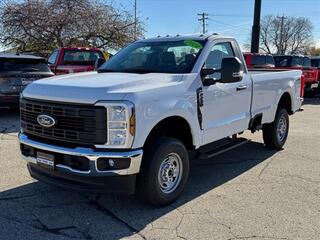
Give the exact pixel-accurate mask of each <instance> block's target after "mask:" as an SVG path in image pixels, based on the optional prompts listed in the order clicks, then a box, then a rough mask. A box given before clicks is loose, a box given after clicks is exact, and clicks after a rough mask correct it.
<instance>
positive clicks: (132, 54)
mask: <svg viewBox="0 0 320 240" xmlns="http://www.w3.org/2000/svg"><path fill="white" fill-rule="evenodd" d="M205 43H206V41H195V40H185V41H158V42H155V41H154V42H136V43H133V44H131V45H129V46H128V47H126V48H124V49H123V50H122V51H120V52H119V53H118V54H116V55H115V56H113V57H112V58H111V59H110V60H109V61H108V62H106V63H105V64H103V65H102V66H101V67H100V68H99V72H129V73H141V74H142V73H190V72H191V70H192V68H193V66H194V64H195V63H196V61H197V58H198V56H199V55H200V53H201V50H202V49H203V47H204V45H205Z"/></svg>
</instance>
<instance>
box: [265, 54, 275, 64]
mask: <svg viewBox="0 0 320 240" xmlns="http://www.w3.org/2000/svg"><path fill="white" fill-rule="evenodd" d="M267 64H270V65H274V59H273V57H272V56H269V55H267Z"/></svg>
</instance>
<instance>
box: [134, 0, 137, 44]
mask: <svg viewBox="0 0 320 240" xmlns="http://www.w3.org/2000/svg"><path fill="white" fill-rule="evenodd" d="M137 21H138V19H137V0H134V40H135V41H136V40H137Z"/></svg>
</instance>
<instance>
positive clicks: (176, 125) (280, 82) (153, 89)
mask: <svg viewBox="0 0 320 240" xmlns="http://www.w3.org/2000/svg"><path fill="white" fill-rule="evenodd" d="M300 81H301V71H299V70H292V71H278V72H271V71H267V72H263V71H261V70H260V71H258V72H248V70H247V67H246V65H245V61H244V59H243V56H242V53H241V50H240V47H239V46H238V44H237V42H236V40H235V39H233V38H230V37H224V36H220V35H210V36H209V35H208V36H206V35H200V36H184V37H182V36H177V37H164V38H155V39H148V40H141V41H137V42H135V43H133V44H130V45H129V46H127V47H126V48H124V49H123V50H121V51H120V52H119V53H118V54H117V55H115V56H114V57H113V58H111V59H110V60H109V61H108V62H106V63H104V64H103V65H102V66H101V67H100V68H99V70H98V71H97V72H91V73H79V74H72V75H63V76H56V77H53V78H49V79H46V80H40V81H37V82H35V83H33V84H31V85H29V86H28V87H27V88H26V89H25V91H24V92H23V96H22V98H21V133H20V134H19V140H20V144H21V152H22V156H23V158H24V159H25V160H26V161H27V162H28V169H29V172H30V174H31V176H32V177H33V178H35V179H38V180H41V181H43V182H47V183H50V184H55V185H57V186H61V187H66V188H72V189H77V190H78V191H94V192H97V191H98V192H104V191H111V192H126V193H133V192H134V191H135V189H137V192H139V193H140V194H141V196H142V197H143V198H144V199H145V200H147V201H148V202H149V203H151V204H153V205H155V206H164V205H167V204H170V203H172V202H173V201H174V200H176V199H177V198H178V196H179V195H180V194H181V193H182V191H183V189H184V188H185V185H186V183H187V179H188V175H189V154H188V153H189V152H191V153H192V152H193V154H194V153H195V154H197V159H199V158H212V157H213V156H215V155H216V154H219V153H221V152H223V151H226V150H228V149H232V148H234V147H235V146H238V145H241V144H243V141H245V140H242V139H241V138H237V137H236V136H237V134H239V133H242V132H243V131H245V130H248V129H249V130H251V131H252V132H254V131H256V130H259V129H262V130H263V139H264V143H265V145H266V146H267V147H270V148H272V149H277V150H279V149H281V148H282V147H283V145H284V144H285V142H286V139H287V136H288V131H289V118H288V115H291V114H293V113H295V112H296V111H297V110H299V109H300V106H301V97H300V87H301V82H300ZM193 154H192V155H193Z"/></svg>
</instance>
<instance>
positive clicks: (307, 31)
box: [260, 15, 313, 54]
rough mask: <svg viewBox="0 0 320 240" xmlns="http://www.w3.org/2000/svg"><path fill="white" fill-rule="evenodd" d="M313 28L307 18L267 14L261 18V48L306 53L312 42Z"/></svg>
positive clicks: (274, 51)
mask: <svg viewBox="0 0 320 240" xmlns="http://www.w3.org/2000/svg"><path fill="white" fill-rule="evenodd" d="M312 30H313V25H312V23H311V21H310V20H309V19H307V18H304V17H277V16H273V15H267V16H265V17H264V18H263V19H262V20H261V32H260V40H261V43H260V49H261V50H262V51H263V52H266V53H274V54H304V53H306V52H307V51H308V49H309V48H310V45H311V44H312Z"/></svg>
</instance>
